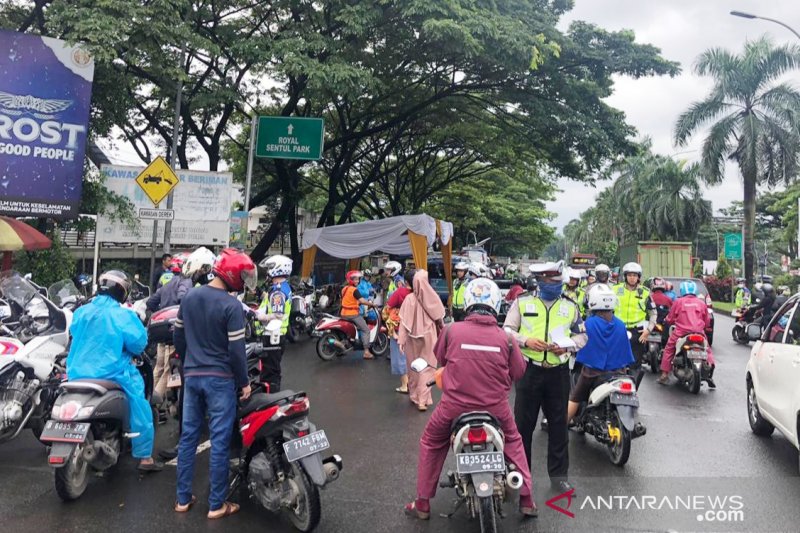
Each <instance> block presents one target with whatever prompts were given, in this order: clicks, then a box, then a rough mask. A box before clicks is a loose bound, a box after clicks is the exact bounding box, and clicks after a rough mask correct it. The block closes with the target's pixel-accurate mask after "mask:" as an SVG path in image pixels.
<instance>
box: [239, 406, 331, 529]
mask: <svg viewBox="0 0 800 533" xmlns="http://www.w3.org/2000/svg"><path fill="white" fill-rule="evenodd" d="M309 405H310V402H309V399H308V396H307V395H306V393H305V392H294V391H291V390H284V391H281V392H278V393H275V394H265V393H257V394H253V396H252V397H251V398H250V399H249V400H248V401H247V402H246V403H244V405H242V406H241V407H240V408H239V410H238V414H237V417H238V419H239V433H240V435H241V439H242V449H241V454H240V460H239V461H238V464H237V465H236V466H234V467H233V469H232V473H233V478H232V481H231V483H230V487H229V488H230V492H231V494H234V493H235V492H236V491H237V490H239V489H240V488H244V487H247V491H248V493H249V495H250V497H251V499H253V500H255V501H257V502H258V503H259V504H261V506H263V507H264V508H265V509H267V510H268V511H270V512H273V513H283V514H285V515H286V517H287V518H288V519H289V521H290V522H291V523H292V525H293V526H294V527H295V528H296V529H298V530H299V531H311V530H313V529H314V528H315V527H317V525H318V524H319V521H320V518H321V512H322V509H321V504H320V498H319V487H324V486H325V485H326V484H328V483H330V482H332V481H335V480H336V479H338V477H339V472H340V471H341V470H342V458H341V457H339V456H338V455H331V456H329V457H327V458H325V459H323V458H322V453H323V452H324V451H325V450H328V449H329V448H330V443H329V441H328V437H327V436H326V435H325V431H324V430H317V428H316V426H315V425H314V424H312V423H311V422H310V421H309V420H308V411H309Z"/></svg>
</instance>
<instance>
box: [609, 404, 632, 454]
mask: <svg viewBox="0 0 800 533" xmlns="http://www.w3.org/2000/svg"><path fill="white" fill-rule="evenodd" d="M610 422H611V426H612V427H616V428H619V436H620V438H619V442H617V443H608V444H607V445H606V451H607V452H608V458H609V459H610V460H611V464H614V465H616V466H622V465H624V464H625V463H627V462H628V457H630V454H631V434H630V432H629V431H628V430H627V429H625V426H623V425H622V421H621V420H620V419H619V415H618V414H617V411H616V410H614V411H613V412H612V414H611V420H610Z"/></svg>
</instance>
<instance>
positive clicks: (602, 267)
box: [594, 263, 611, 274]
mask: <svg viewBox="0 0 800 533" xmlns="http://www.w3.org/2000/svg"><path fill="white" fill-rule="evenodd" d="M594 272H595V274H597V273H598V272H607V273H609V274H610V273H611V269H610V268H608V265H606V264H605V263H600V264H599V265H597V266H596V267H594Z"/></svg>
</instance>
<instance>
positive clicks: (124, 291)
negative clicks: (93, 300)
mask: <svg viewBox="0 0 800 533" xmlns="http://www.w3.org/2000/svg"><path fill="white" fill-rule="evenodd" d="M97 292H98V293H99V294H105V295H106V296H111V297H112V298H114V299H115V300H116V301H118V302H119V303H123V302H124V301H125V300H127V299H128V294H130V292H131V279H130V278H129V277H128V274H126V273H125V272H123V271H122V270H109V271H108V272H103V273H102V274H100V279H99V280H98V281H97Z"/></svg>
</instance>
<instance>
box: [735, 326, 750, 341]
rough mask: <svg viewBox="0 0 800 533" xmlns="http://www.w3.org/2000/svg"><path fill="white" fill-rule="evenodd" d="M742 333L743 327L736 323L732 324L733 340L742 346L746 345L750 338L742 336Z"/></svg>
mask: <svg viewBox="0 0 800 533" xmlns="http://www.w3.org/2000/svg"><path fill="white" fill-rule="evenodd" d="M743 334H744V328H743V327H742V326H740V325H738V324H737V325H735V326H733V329H732V330H731V336H732V337H733V340H734V342H736V343H737V344H741V345H743V346H747V345H748V344H750V339H748V338H747V337H744V338H743V336H744V335H743Z"/></svg>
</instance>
